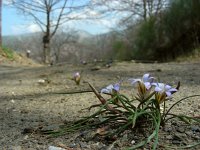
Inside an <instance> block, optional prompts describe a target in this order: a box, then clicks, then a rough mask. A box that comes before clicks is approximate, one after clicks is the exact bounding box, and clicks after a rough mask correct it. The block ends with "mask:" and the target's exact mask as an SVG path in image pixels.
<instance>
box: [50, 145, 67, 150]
mask: <svg viewBox="0 0 200 150" xmlns="http://www.w3.org/2000/svg"><path fill="white" fill-rule="evenodd" d="M48 150H65V149H64V148H61V147H55V146H49V149H48Z"/></svg>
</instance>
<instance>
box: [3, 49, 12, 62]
mask: <svg viewBox="0 0 200 150" xmlns="http://www.w3.org/2000/svg"><path fill="white" fill-rule="evenodd" d="M2 51H3V55H4V56H5V57H7V58H8V59H10V60H13V59H14V52H13V50H11V49H10V48H7V47H2Z"/></svg>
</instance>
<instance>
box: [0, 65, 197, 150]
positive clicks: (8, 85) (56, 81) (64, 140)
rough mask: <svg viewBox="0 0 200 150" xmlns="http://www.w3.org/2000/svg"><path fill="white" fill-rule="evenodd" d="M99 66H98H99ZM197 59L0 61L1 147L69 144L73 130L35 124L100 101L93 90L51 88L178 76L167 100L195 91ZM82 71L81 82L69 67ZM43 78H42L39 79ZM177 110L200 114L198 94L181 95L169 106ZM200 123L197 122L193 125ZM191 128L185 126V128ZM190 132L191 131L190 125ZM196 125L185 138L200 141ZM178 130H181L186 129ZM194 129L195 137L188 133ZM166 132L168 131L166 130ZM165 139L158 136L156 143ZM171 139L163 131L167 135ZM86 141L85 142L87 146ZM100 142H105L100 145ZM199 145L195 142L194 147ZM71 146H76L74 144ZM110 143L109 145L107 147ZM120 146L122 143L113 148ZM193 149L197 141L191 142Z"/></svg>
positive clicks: (75, 114)
mask: <svg viewBox="0 0 200 150" xmlns="http://www.w3.org/2000/svg"><path fill="white" fill-rule="evenodd" d="M99 66H100V67H99ZM199 66H200V62H195V63H152V64H150V63H146V64H144V63H134V62H116V63H114V64H112V66H111V67H110V68H106V67H104V66H103V67H102V64H96V65H94V64H87V65H78V66H74V65H70V64H63V65H57V66H51V67H44V66H43V67H19V66H18V67H17V66H15V67H13V66H3V65H1V66H0V149H2V150H4V149H5V150H46V149H48V148H49V146H60V147H65V148H66V147H71V148H73V144H74V138H75V137H76V136H77V134H78V133H77V134H73V135H65V136H62V137H57V138H47V137H46V135H41V134H38V133H37V132H36V131H37V129H40V128H42V129H47V130H48V129H57V128H58V127H59V125H62V124H63V123H64V122H66V121H72V120H77V119H79V118H80V117H82V116H85V115H88V114H89V113H92V112H88V111H86V110H82V109H84V108H87V107H89V106H91V105H92V104H97V103H99V102H98V100H97V98H96V97H95V95H94V94H93V93H75V94H55V93H63V92H69V93H70V92H74V91H84V90H88V89H89V86H88V84H87V83H86V82H85V81H88V82H90V83H92V84H93V85H94V86H95V87H96V88H97V89H101V88H102V87H105V86H107V85H108V84H113V83H115V82H117V81H118V80H119V78H121V79H123V80H127V79H128V78H131V77H133V78H138V77H141V76H142V75H143V74H144V73H150V74H151V75H152V76H155V77H157V78H158V79H159V80H161V81H163V82H165V83H169V84H171V85H176V84H177V82H178V81H180V82H181V87H180V91H179V92H177V93H176V94H174V100H173V101H171V102H169V103H170V104H172V103H173V102H174V101H177V100H179V99H180V98H183V97H186V96H189V95H194V94H200V90H199V89H200V67H199ZM76 71H79V72H81V74H82V80H81V84H80V86H77V85H76V84H75V83H74V81H73V80H71V77H72V75H73V73H74V72H76ZM40 80H45V83H40ZM123 86H124V87H123V90H122V92H124V93H126V94H127V95H131V92H132V90H133V88H132V87H131V85H129V84H128V83H126V84H124V85H123ZM173 111H174V112H175V113H177V114H180V113H181V114H188V115H190V116H197V117H199V116H200V98H198V97H196V98H191V99H189V100H187V101H183V102H182V103H181V104H179V105H178V106H177V107H176V108H175V109H174V110H173ZM195 127H197V128H198V129H200V126H199V125H196V126H195ZM189 132H190V131H189ZM191 132H192V131H191ZM199 132H200V131H199V130H195V133H194V132H193V133H189V135H190V136H191V138H190V141H191V142H193V141H199V140H200V137H199ZM170 134H172V133H170ZM181 134H184V135H186V137H187V134H186V131H184V133H183V132H182V133H181ZM191 134H192V135H193V134H194V137H195V138H192V135H191ZM166 138H167V136H166ZM162 140H163V141H166V139H165V137H162V138H161V143H162ZM167 140H168V141H169V143H170V141H173V139H170V137H169V136H168V139H167ZM82 144H83V145H84V146H82V148H79V149H109V146H107V148H105V145H103V146H101V145H100V144H101V143H99V142H98V143H97V142H96V143H95V142H93V143H86V142H83V143H82ZM89 144H90V146H88V145H89ZM103 147H104V148H103ZM199 148H200V147H199ZM74 149H77V150H78V148H75V146H74ZM110 149H111V147H110ZM116 149H122V147H119V146H118V148H116ZM196 149H198V147H197V148H196Z"/></svg>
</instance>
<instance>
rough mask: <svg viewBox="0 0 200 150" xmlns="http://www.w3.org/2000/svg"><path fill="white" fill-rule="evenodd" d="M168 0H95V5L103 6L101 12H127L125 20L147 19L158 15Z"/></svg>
mask: <svg viewBox="0 0 200 150" xmlns="http://www.w3.org/2000/svg"><path fill="white" fill-rule="evenodd" d="M167 2H168V0H109V1H108V0H93V3H94V5H97V6H99V8H101V12H104V13H105V12H108V11H112V12H114V13H116V14H117V15H118V17H119V14H122V13H123V14H125V16H126V17H123V19H122V20H123V22H124V21H128V20H130V19H133V18H134V19H137V18H142V19H143V20H146V19H147V18H148V17H150V16H152V15H157V14H158V13H159V11H161V10H162V8H164V7H165V6H166V4H167Z"/></svg>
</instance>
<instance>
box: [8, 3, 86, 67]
mask: <svg viewBox="0 0 200 150" xmlns="http://www.w3.org/2000/svg"><path fill="white" fill-rule="evenodd" d="M10 1H11V5H12V6H15V7H16V8H17V9H18V10H19V11H20V12H22V13H23V14H24V15H26V16H27V15H28V16H30V17H31V18H32V19H33V21H34V22H35V23H36V24H37V25H38V26H39V27H40V29H41V31H42V32H43V41H42V43H43V58H44V59H43V60H44V63H50V54H51V49H50V43H51V39H52V37H53V36H54V35H55V33H56V32H57V30H58V28H59V27H60V26H61V25H63V24H64V23H66V22H68V21H71V20H75V19H80V18H81V14H80V10H81V9H82V10H83V9H84V8H85V7H86V6H88V5H89V3H90V1H82V0H78V1H77V0H10ZM76 12H77V13H76ZM77 14H78V15H77Z"/></svg>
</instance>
